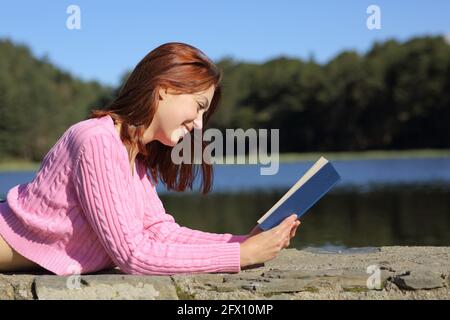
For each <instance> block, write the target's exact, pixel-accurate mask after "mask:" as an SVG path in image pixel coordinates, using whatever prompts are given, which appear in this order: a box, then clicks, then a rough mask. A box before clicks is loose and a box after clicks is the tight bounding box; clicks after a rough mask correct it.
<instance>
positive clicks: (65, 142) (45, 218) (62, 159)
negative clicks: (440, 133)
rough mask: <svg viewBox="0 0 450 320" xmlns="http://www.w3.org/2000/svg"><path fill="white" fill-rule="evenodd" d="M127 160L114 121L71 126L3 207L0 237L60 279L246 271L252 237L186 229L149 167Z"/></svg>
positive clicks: (137, 161) (109, 119)
mask: <svg viewBox="0 0 450 320" xmlns="http://www.w3.org/2000/svg"><path fill="white" fill-rule="evenodd" d="M134 169H135V170H134V175H133V174H132V172H131V168H130V165H129V160H128V154H127V150H126V148H125V146H124V145H123V143H122V141H121V140H120V136H119V134H118V132H117V131H116V130H115V128H114V123H113V120H112V118H111V117H110V116H104V117H101V118H96V119H88V120H84V121H81V122H78V123H76V124H74V125H72V126H71V127H70V128H69V129H68V130H67V131H66V132H65V133H64V134H63V135H62V137H61V138H60V139H59V140H58V141H57V143H56V144H55V145H54V146H53V147H52V149H51V150H50V151H49V153H48V154H47V155H46V156H45V158H44V160H43V162H42V164H41V167H40V169H39V171H38V172H37V175H36V178H35V179H34V180H33V181H31V182H30V183H27V184H21V185H17V186H15V187H13V188H12V189H10V190H9V192H8V194H7V198H6V200H7V201H6V202H5V203H0V234H1V236H2V237H3V238H4V239H5V241H7V242H8V243H9V245H10V246H12V247H13V248H14V249H15V250H16V251H17V252H19V253H20V254H21V255H23V256H24V257H26V258H28V259H29V260H32V261H34V262H36V263H37V264H39V265H40V266H42V267H43V268H45V269H47V270H49V271H51V272H53V273H55V274H57V275H68V274H73V273H81V274H83V273H89V272H95V271H99V270H102V269H105V268H111V267H113V266H118V267H119V268H120V269H121V270H122V271H123V272H125V273H129V274H166V275H167V274H176V273H200V272H239V271H240V242H242V241H244V240H245V239H246V236H236V235H232V234H229V233H226V234H215V233H207V232H202V231H197V230H191V229H188V228H186V227H181V226H179V225H178V224H177V223H176V222H175V220H174V218H173V217H172V216H171V215H170V214H168V213H167V212H166V211H165V209H164V207H163V204H162V203H161V201H160V199H159V197H158V195H157V193H156V190H155V186H154V185H153V184H152V182H151V181H150V179H149V178H148V177H147V174H146V173H147V171H146V168H145V166H144V165H143V164H142V163H141V162H140V161H139V160H136V162H135V163H134Z"/></svg>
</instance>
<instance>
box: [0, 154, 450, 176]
mask: <svg viewBox="0 0 450 320" xmlns="http://www.w3.org/2000/svg"><path fill="white" fill-rule="evenodd" d="M321 156H324V157H326V158H327V159H328V160H364V159H394V158H396V159H407V158H436V157H450V149H441V150H436V149H421V150H394V151H386V150H371V151H361V152H352V151H343V152H306V153H282V154H280V158H279V159H280V162H282V163H289V162H297V161H315V160H317V159H319V158H320V157H321ZM273 160H274V159H273V158H272V159H271V161H273ZM231 163H233V164H234V163H237V161H236V160H234V161H231ZM245 163H249V162H248V161H246V162H245ZM39 166H40V163H39V162H32V161H27V160H23V159H5V160H1V161H0V171H26V170H30V171H36V170H38V169H39Z"/></svg>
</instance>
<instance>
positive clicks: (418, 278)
mask: <svg viewBox="0 0 450 320" xmlns="http://www.w3.org/2000/svg"><path fill="white" fill-rule="evenodd" d="M392 281H393V282H394V283H395V284H396V285H397V286H398V287H399V288H400V289H404V290H429V289H436V288H442V287H444V285H445V284H444V279H443V278H442V277H441V275H440V274H438V273H435V272H430V271H427V270H422V271H421V272H418V271H411V272H410V273H409V274H406V275H400V276H396V277H394V278H393V279H392Z"/></svg>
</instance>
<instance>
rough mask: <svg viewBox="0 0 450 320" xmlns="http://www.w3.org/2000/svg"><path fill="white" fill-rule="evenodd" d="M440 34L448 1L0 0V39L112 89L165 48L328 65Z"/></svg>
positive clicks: (447, 31) (447, 27)
mask: <svg viewBox="0 0 450 320" xmlns="http://www.w3.org/2000/svg"><path fill="white" fill-rule="evenodd" d="M70 5H77V6H78V8H79V9H80V15H79V17H80V20H79V21H80V29H69V28H68V27H67V25H66V22H67V20H70V21H73V20H72V19H71V16H72V12H69V13H68V12H67V9H68V7H69V6H70ZM370 5H377V6H378V7H379V9H380V27H381V28H380V29H372V30H371V29H369V28H368V27H367V24H366V21H367V20H368V18H369V16H370V15H371V14H372V12H371V13H367V8H368V7H369V6H370ZM72 17H73V16H72ZM440 34H441V35H450V1H448V0H433V1H424V0H416V1H414V0H409V1H406V0H395V1H384V0H383V1H381V0H371V1H366V0H346V1H338V0H335V1H332V0H327V1H325V0H315V1H300V0H277V1H264V0H258V1H256V0H241V1H237V0H226V1H220V0H216V1H211V0H210V1H206V0H198V1H196V0H191V1H153V0H147V1H144V0H142V1H138V0H127V1H119V0H117V1H104V0H72V1H65V0H41V1H29V0H28V1H25V0H14V1H5V0H0V38H8V39H10V40H12V41H14V42H15V43H18V44H24V45H27V46H28V47H29V48H30V49H31V51H32V53H33V54H34V55H35V56H36V57H38V58H42V57H44V56H46V57H47V58H48V59H49V60H50V61H51V62H52V63H54V64H55V65H57V66H58V67H60V68H61V69H63V70H66V71H69V72H71V73H72V74H73V75H75V76H77V77H79V78H81V79H83V80H97V81H99V82H101V83H103V84H108V85H113V86H116V85H118V84H119V81H120V78H121V76H122V75H123V74H124V73H125V72H126V71H127V70H130V69H132V68H134V66H135V65H136V64H137V63H138V62H139V61H140V60H141V59H142V58H143V57H144V56H145V55H146V54H147V53H148V52H149V51H151V50H152V49H154V48H156V47H157V46H159V45H161V44H163V43H166V42H171V41H177V42H185V43H189V44H191V45H194V46H195V47H197V48H199V49H200V50H202V51H203V52H204V53H206V54H207V55H208V56H209V57H210V58H211V59H213V60H214V61H218V60H220V59H221V58H224V57H232V58H234V59H236V60H239V61H246V62H256V63H262V62H265V61H267V60H270V59H273V58H276V57H279V56H288V57H292V58H301V59H308V58H309V57H311V56H313V57H314V58H315V60H316V61H317V62H319V63H326V62H327V61H329V60H330V59H332V58H333V57H334V56H336V55H337V54H338V53H339V52H341V51H343V50H356V51H358V52H360V53H361V54H363V53H365V52H366V51H367V50H368V49H370V47H371V46H372V45H373V43H374V41H385V40H387V39H391V38H395V39H397V40H399V41H405V40H408V39H410V38H411V37H415V36H424V35H440ZM449 38H450V37H449ZM0 58H1V57H0Z"/></svg>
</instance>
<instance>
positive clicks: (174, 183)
mask: <svg viewBox="0 0 450 320" xmlns="http://www.w3.org/2000/svg"><path fill="white" fill-rule="evenodd" d="M221 79H222V73H221V71H220V70H219V69H218V67H217V66H216V65H215V64H214V63H213V62H212V61H211V60H210V59H209V58H208V57H207V56H206V55H205V54H204V53H203V52H202V51H200V50H199V49H197V48H195V47H193V46H191V45H188V44H185V43H179V42H170V43H166V44H163V45H161V46H159V47H157V48H155V49H154V50H152V51H151V52H149V53H148V54H147V55H146V56H145V57H144V58H143V59H142V60H141V61H140V62H139V63H138V64H137V65H136V67H135V68H134V70H133V72H132V73H131V74H130V76H129V77H128V79H127V80H126V82H125V84H124V85H123V87H122V88H121V90H120V92H119V94H118V96H117V97H116V98H115V100H114V101H113V102H112V103H111V104H109V105H108V106H107V107H106V108H105V109H103V110H92V111H91V115H90V117H91V118H98V117H102V116H105V115H110V116H111V118H112V119H113V120H114V123H121V131H120V137H121V139H122V141H123V143H124V144H125V145H126V146H127V147H128V152H129V160H130V162H131V157H132V154H133V152H135V151H138V154H137V156H136V158H137V159H139V160H141V161H143V162H144V163H145V165H146V166H147V168H148V170H149V171H150V177H151V179H152V180H153V181H154V183H155V184H157V183H158V179H159V180H161V181H162V182H163V183H164V184H165V186H166V187H167V189H169V190H175V191H184V190H185V189H186V188H187V187H189V188H190V189H191V190H192V185H193V182H194V180H195V178H196V176H197V174H198V169H199V167H200V168H201V170H202V183H201V186H200V188H201V191H202V193H203V194H206V193H208V192H209V191H210V189H211V186H212V180H213V169H212V166H211V165H210V164H207V163H204V162H202V163H201V164H198V165H196V164H193V163H194V161H193V160H192V161H191V163H192V164H185V163H182V164H174V163H173V162H172V160H171V151H172V148H173V147H169V146H166V145H164V144H162V143H161V142H159V141H157V140H154V141H151V142H150V143H148V144H146V145H145V144H144V143H143V142H142V137H143V134H144V131H145V130H146V129H147V128H148V127H149V125H150V123H151V122H152V119H153V116H154V114H155V110H156V106H157V104H158V101H159V89H160V88H168V89H172V90H174V91H176V92H177V93H178V92H179V93H180V94H182V93H184V94H192V93H196V92H200V91H204V90H206V89H208V88H209V87H210V86H211V85H213V86H214V87H215V91H214V95H213V98H212V101H211V103H210V107H209V109H208V111H207V112H205V113H204V115H203V117H204V119H203V123H204V125H203V128H202V134H203V132H204V128H205V125H206V124H207V123H208V120H209V119H210V117H211V115H212V114H213V113H214V112H215V111H216V109H217V107H218V104H219V101H220V98H221V87H220V82H221ZM190 135H191V142H192V146H193V143H194V136H193V135H194V134H193V131H192V132H191V133H190ZM205 146H206V144H205V142H202V154H203V149H204V148H205ZM191 150H193V148H192V149H191ZM191 154H192V158H193V157H194V155H193V154H194V152H191ZM147 173H148V172H147Z"/></svg>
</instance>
